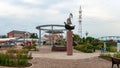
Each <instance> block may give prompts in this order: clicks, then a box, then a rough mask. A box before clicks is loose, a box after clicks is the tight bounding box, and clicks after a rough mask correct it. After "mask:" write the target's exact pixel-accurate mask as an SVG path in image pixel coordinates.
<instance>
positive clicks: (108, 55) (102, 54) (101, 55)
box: [100, 53, 112, 58]
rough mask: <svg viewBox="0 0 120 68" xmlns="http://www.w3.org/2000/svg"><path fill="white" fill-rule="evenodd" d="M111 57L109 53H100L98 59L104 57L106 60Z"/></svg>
mask: <svg viewBox="0 0 120 68" xmlns="http://www.w3.org/2000/svg"><path fill="white" fill-rule="evenodd" d="M111 56H112V55H111V54H109V53H101V54H100V57H106V58H110V57H111Z"/></svg>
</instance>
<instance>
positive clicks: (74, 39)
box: [73, 34, 82, 44]
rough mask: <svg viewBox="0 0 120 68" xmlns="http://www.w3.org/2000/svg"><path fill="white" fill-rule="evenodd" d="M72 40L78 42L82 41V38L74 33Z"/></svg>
mask: <svg viewBox="0 0 120 68" xmlns="http://www.w3.org/2000/svg"><path fill="white" fill-rule="evenodd" d="M73 41H75V42H77V43H78V44H80V43H82V39H81V38H80V36H79V35H77V34H74V36H73Z"/></svg>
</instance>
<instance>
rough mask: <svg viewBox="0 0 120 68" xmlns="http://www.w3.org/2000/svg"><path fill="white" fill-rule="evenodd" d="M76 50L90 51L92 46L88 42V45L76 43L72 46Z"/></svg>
mask: <svg viewBox="0 0 120 68" xmlns="http://www.w3.org/2000/svg"><path fill="white" fill-rule="evenodd" d="M74 48H75V49H76V50H79V51H82V52H86V53H92V52H93V46H92V45H90V44H88V45H78V46H75V47H74Z"/></svg>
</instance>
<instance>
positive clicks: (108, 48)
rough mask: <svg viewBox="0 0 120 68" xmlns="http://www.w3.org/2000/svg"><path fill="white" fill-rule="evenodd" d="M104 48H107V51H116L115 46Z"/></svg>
mask: <svg viewBox="0 0 120 68" xmlns="http://www.w3.org/2000/svg"><path fill="white" fill-rule="evenodd" d="M106 49H107V51H109V52H116V51H117V48H116V47H107V48H106Z"/></svg>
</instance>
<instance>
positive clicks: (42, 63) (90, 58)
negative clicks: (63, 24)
mask: <svg viewBox="0 0 120 68" xmlns="http://www.w3.org/2000/svg"><path fill="white" fill-rule="evenodd" d="M38 48H39V51H31V52H32V56H33V59H32V60H30V61H29V62H30V63H32V66H30V67H26V68H111V62H110V61H107V60H104V59H101V58H99V57H98V56H99V54H100V52H99V51H96V52H95V53H82V52H79V51H76V50H74V51H73V52H74V54H73V56H67V53H66V52H52V51H51V46H40V47H38ZM0 68H13V67H4V66H0ZM14 68H17V67H14ZM22 68H24V67H22ZM114 68H117V66H116V65H115V67H114Z"/></svg>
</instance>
